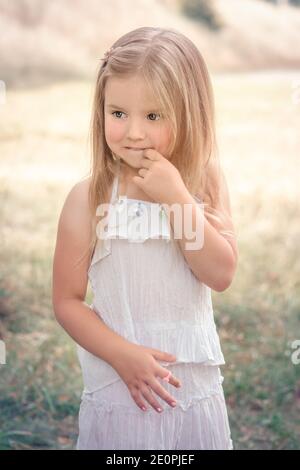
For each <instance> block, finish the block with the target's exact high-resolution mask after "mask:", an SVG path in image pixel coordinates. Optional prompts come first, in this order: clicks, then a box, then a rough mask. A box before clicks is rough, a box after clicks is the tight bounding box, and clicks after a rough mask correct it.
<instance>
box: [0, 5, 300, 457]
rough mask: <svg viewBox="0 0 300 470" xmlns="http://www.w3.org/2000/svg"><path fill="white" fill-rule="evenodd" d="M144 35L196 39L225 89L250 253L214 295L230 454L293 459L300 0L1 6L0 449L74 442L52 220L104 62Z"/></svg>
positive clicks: (297, 368)
mask: <svg viewBox="0 0 300 470" xmlns="http://www.w3.org/2000/svg"><path fill="white" fill-rule="evenodd" d="M140 26H162V27H172V28H176V29H178V30H179V31H181V32H182V33H184V34H186V35H187V36H188V37H189V38H190V39H191V40H193V41H194V42H195V44H196V45H197V47H198V48H199V50H200V51H201V53H202V54H203V56H204V58H205V60H206V62H207V64H208V67H209V71H210V73H211V78H212V82H213V86H214V90H215V96H216V108H217V131H218V142H219V148H220V157H221V161H222V165H223V168H224V171H225V174H226V177H227V181H228V185H229V189H230V196H231V206H232V213H233V218H234V224H235V227H236V232H237V236H238V245H239V253H240V256H239V265H238V269H237V272H236V276H235V279H234V281H233V283H232V285H231V286H230V288H229V289H228V290H227V291H225V292H222V293H217V292H212V295H213V303H214V311H215V319H216V324H217V327H218V331H219V334H220V338H221V343H222V349H223V352H224V356H225V360H226V365H224V366H222V369H221V370H222V374H223V376H224V377H225V380H224V383H223V386H224V392H225V396H226V400H227V406H228V413H229V420H230V425H231V429H232V438H233V441H234V446H235V448H236V449H299V448H300V421H299V416H300V364H299V363H300V327H299V326H300V296H299V290H300V257H299V247H300V222H299V221H300V207H299V201H300V197H299V192H300V190H299V187H300V178H299V177H300V166H299V160H298V158H299V151H300V132H299V125H300V47H299V44H300V0H299V1H296V0H293V1H288V0H286V1H280V0H277V1H275V0H274V1H266V0H214V1H205V0H130V1H129V0H101V1H96V0H72V1H71V0H52V1H49V0H26V1H25V0H13V1H11V0H0V123H1V124H0V163H1V165H0V201H1V204H0V220H1V232H0V236H1V250H0V263H1V264H0V322H1V323H0V449H73V448H74V447H75V443H76V437H77V419H78V410H79V404H80V395H81V391H82V378H81V371H80V368H79V364H78V361H77V357H76V350H75V344H74V342H73V341H72V340H71V339H70V338H69V336H68V335H67V334H66V332H65V331H64V330H63V329H62V328H61V327H60V326H59V325H58V323H57V322H56V320H55V318H54V314H53V310H52V304H51V287H52V286H51V282H52V280H51V277H52V261H53V260H52V257H53V253H54V247H55V241H56V230H57V223H58V217H59V214H60V211H61V208H62V205H63V202H64V200H65V197H66V196H67V194H68V192H69V191H70V189H71V187H72V186H73V185H74V184H75V183H76V182H77V181H79V180H80V179H81V178H83V177H85V176H86V174H87V173H88V171H89V164H90V153H89V146H88V129H89V119H90V112H91V103H92V96H93V89H94V80H95V76H96V70H97V67H98V65H99V61H100V58H101V57H103V54H104V52H105V51H106V50H107V49H108V48H109V47H111V45H112V43H113V42H114V41H115V40H116V39H117V38H118V37H120V36H121V35H122V34H124V33H126V32H128V31H129V30H132V29H135V28H138V27H140ZM90 300H91V292H90V290H89V291H88V295H87V301H90ZM5 351H6V354H5Z"/></svg>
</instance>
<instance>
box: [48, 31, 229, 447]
mask: <svg viewBox="0 0 300 470" xmlns="http://www.w3.org/2000/svg"><path fill="white" fill-rule="evenodd" d="M91 130H92V133H91V136H92V154H93V162H92V171H91V175H90V176H89V177H88V178H87V179H84V180H83V181H80V182H78V183H77V184H76V185H75V186H74V187H73V188H72V190H71V191H70V193H69V194H68V196H67V198H66V201H65V204H64V207H63V209H62V213H61V216H60V220H59V225H58V234H57V243H56V249H55V255H54V265H53V306H54V312H55V316H56V318H57V321H58V322H59V323H60V324H61V325H62V327H63V328H64V329H65V330H66V331H67V332H68V334H69V335H70V336H71V337H72V338H73V339H74V340H75V341H76V343H77V347H78V357H79V361H80V364H81V367H82V373H83V379H84V390H83V393H82V400H81V405H80V412H79V436H78V441H77V449H114V450H122V449H126V450H128V449H149V450H153V449H167V450H173V449H194V450H197V449H232V448H233V446H232V440H231V436H230V428H229V423H228V416H227V410H226V403H225V399H224V393H223V388H222V381H223V377H222V375H221V372H220V367H219V366H220V365H222V364H225V361H224V357H223V354H222V351H221V348H220V342H219V337H218V334H217V331H216V326H215V322H214V314H213V308H212V302H211V289H214V290H216V291H218V292H221V291H224V290H225V289H226V288H228V286H229V285H230V284H231V282H232V279H233V276H234V272H235V269H236V265H237V256H238V255H237V253H238V252H237V245H236V240H235V232H234V227H233V224H232V217H231V208H230V201H229V194H228V188H227V184H226V180H225V177H224V174H223V172H222V170H221V169H220V165H219V164H218V158H217V148H216V147H217V146H216V139H215V123H214V104H213V93H212V88H211V83H210V78H209V75H208V71H207V68H206V65H205V63H204V60H203V58H202V56H201V54H200V52H199V51H198V49H197V48H196V46H195V45H194V44H193V43H192V42H191V41H190V40H189V39H188V38H187V37H185V36H184V35H183V34H181V33H179V32H177V31H175V30H173V29H163V28H154V27H142V28H138V29H136V30H134V31H131V32H129V33H127V34H125V35H124V36H122V37H121V38H120V39H118V40H117V41H116V42H115V44H114V45H113V47H112V48H111V49H110V50H109V51H108V52H107V53H106V54H105V56H104V58H103V59H102V63H101V65H100V68H99V72H98V76H97V80H96V87H95V97H94V104H93V114H92V128H91ZM173 205H174V206H177V208H178V207H179V208H180V209H184V210H182V214H181V215H182V218H181V219H180V218H179V219H180V220H179V222H178V213H176V215H173V214H174V212H173V211H172V210H171V209H170V208H171V207H173ZM187 206H188V207H189V209H190V210H189V211H185V207H187ZM203 208H204V210H203ZM103 209H104V210H103ZM104 213H105V214H107V216H106V217H104V218H103V215H104ZM149 220H150V221H151V224H149V223H148V222H149ZM199 222H200V223H199ZM184 223H186V225H187V226H191V225H192V228H194V227H195V226H196V227H198V229H197V230H196V232H195V231H193V234H195V233H196V238H197V239H198V242H199V241H200V243H198V247H197V246H195V245H194V246H193V247H192V248H191V247H189V243H188V241H191V237H190V236H187V235H186V231H185V230H181V231H180V228H182V226H183V225H184ZM189 223H190V225H189ZM199 227H200V228H199ZM193 240H194V238H193ZM201 241H202V243H201ZM190 245H191V243H190ZM88 280H89V281H90V283H91V288H92V290H93V294H94V297H93V303H92V304H91V305H87V304H86V303H85V296H86V289H87V282H88Z"/></svg>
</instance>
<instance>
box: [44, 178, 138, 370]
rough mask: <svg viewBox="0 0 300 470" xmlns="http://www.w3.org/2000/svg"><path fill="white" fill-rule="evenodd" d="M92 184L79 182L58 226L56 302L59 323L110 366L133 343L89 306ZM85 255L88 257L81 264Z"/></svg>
mask: <svg viewBox="0 0 300 470" xmlns="http://www.w3.org/2000/svg"><path fill="white" fill-rule="evenodd" d="M88 185H89V181H88V180H84V181H81V182H79V183H77V184H76V185H75V186H74V187H73V188H72V190H71V191H70V193H69V194H68V196H67V198H66V201H65V203H64V206H63V208H62V212H61V215H60V218H59V223H58V232H57V240H56V247H55V253H54V262H53V280H52V283H53V285H52V303H53V309H54V313H55V317H56V319H57V321H58V323H59V324H60V325H61V326H62V327H63V328H64V329H65V330H66V331H67V333H68V334H69V335H70V336H71V337H72V338H73V339H74V340H75V341H76V343H78V344H80V345H81V346H82V347H83V348H85V349H86V350H88V351H89V352H91V353H92V354H94V355H95V356H97V357H100V358H102V359H103V360H105V361H106V362H108V363H111V362H112V361H114V359H116V357H115V356H118V355H119V354H120V349H121V346H124V345H126V344H130V343H129V342H128V341H127V340H125V338H123V337H122V336H120V335H119V334H117V333H115V332H114V331H112V330H111V329H110V328H109V327H108V326H107V325H105V323H104V322H103V321H102V320H101V319H100V318H99V316H98V315H97V314H96V313H95V312H94V311H93V310H92V309H91V308H90V307H89V306H88V305H87V304H86V303H85V296H86V290H87V282H88V276H87V271H88V267H89V262H90V256H91V253H90V252H89V251H88V247H89V244H90V240H91V236H92V233H91V230H90V228H89V227H90V216H89V210H88ZM83 253H86V254H87V255H86V256H85V257H84V258H83V260H82V261H81V262H80V263H78V260H79V259H80V258H81V257H82V255H83Z"/></svg>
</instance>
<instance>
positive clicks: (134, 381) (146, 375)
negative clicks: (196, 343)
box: [111, 343, 181, 411]
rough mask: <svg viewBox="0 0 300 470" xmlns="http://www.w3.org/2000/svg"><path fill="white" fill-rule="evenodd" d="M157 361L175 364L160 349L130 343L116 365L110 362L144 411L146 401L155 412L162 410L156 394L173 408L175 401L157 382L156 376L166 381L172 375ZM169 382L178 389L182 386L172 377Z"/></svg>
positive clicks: (173, 358) (174, 358)
mask: <svg viewBox="0 0 300 470" xmlns="http://www.w3.org/2000/svg"><path fill="white" fill-rule="evenodd" d="M157 360H160V361H166V362H172V361H176V357H174V356H173V355H172V354H168V353H166V352H162V351H159V350H157V349H152V348H146V347H144V346H140V345H138V344H134V343H129V344H126V346H125V348H124V349H122V351H121V353H120V354H118V355H117V357H116V358H115V360H114V362H113V363H111V365H112V367H113V368H114V369H115V370H116V372H117V373H118V374H119V376H120V377H121V379H122V380H123V381H124V382H125V384H126V385H127V387H128V389H129V391H130V394H131V396H132V398H133V400H134V401H135V402H136V404H137V406H138V407H140V408H141V409H143V407H145V408H147V407H146V406H145V402H144V400H143V398H144V399H145V400H146V401H148V402H149V403H150V405H151V406H152V407H153V408H154V409H155V410H156V411H158V408H160V409H161V406H160V404H159V403H158V401H157V400H156V399H155V396H154V395H153V393H152V392H153V391H154V392H155V393H157V395H159V396H160V397H161V398H162V399H163V400H165V401H166V402H167V403H168V404H169V405H170V406H172V405H171V402H173V401H175V402H176V400H175V398H173V397H172V396H171V395H170V394H169V393H168V392H167V391H166V390H165V388H164V387H163V386H162V385H161V384H160V383H159V381H158V380H157V379H156V377H160V378H161V379H164V377H167V376H168V374H169V371H168V369H165V368H164V367H162V366H161V365H159V363H158V362H157ZM168 382H169V383H170V384H172V385H174V387H177V388H178V387H180V386H181V383H180V381H179V380H178V379H177V378H176V377H174V376H172V375H170V376H169V379H168ZM151 389H152V390H151ZM161 411H162V410H161Z"/></svg>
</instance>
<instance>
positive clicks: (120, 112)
mask: <svg viewBox="0 0 300 470" xmlns="http://www.w3.org/2000/svg"><path fill="white" fill-rule="evenodd" d="M116 113H119V114H124V113H123V111H113V112H112V115H115V114H116ZM148 116H156V117H158V118H159V119H160V117H161V115H160V114H156V113H149V114H148ZM116 117H117V118H119V117H118V116H116ZM157 120H158V119H150V121H157Z"/></svg>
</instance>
